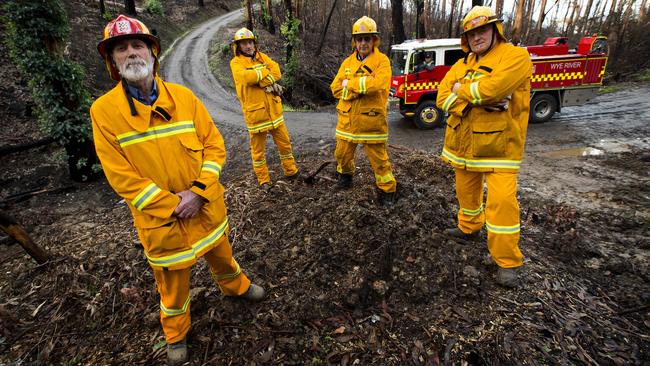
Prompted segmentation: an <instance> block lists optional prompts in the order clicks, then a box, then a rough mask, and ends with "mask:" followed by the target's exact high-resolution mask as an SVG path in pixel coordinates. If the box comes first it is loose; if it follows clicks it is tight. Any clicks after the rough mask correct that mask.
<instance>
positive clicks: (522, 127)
mask: <svg viewBox="0 0 650 366" xmlns="http://www.w3.org/2000/svg"><path fill="white" fill-rule="evenodd" d="M461 47H462V48H463V51H465V52H469V53H468V55H467V56H466V57H465V58H463V59H461V60H459V61H458V62H456V64H454V66H452V68H451V69H450V70H449V72H448V73H447V75H446V76H445V78H444V79H443V80H442V82H441V83H440V87H439V89H438V99H437V104H438V107H440V108H441V109H442V110H443V111H445V112H446V113H448V118H447V129H446V132H445V142H444V147H443V150H442V159H443V160H444V161H446V162H448V163H450V164H451V165H452V166H453V167H454V168H455V171H456V196H457V198H458V204H459V206H460V207H459V211H458V227H457V228H452V229H447V230H446V231H445V232H446V233H447V234H448V235H451V236H455V237H460V238H476V237H477V236H478V235H477V234H478V233H479V231H480V230H481V228H482V227H483V226H484V225H485V227H486V229H487V244H488V250H489V252H490V255H491V257H492V259H493V260H494V262H496V264H497V265H498V266H499V270H498V272H497V277H496V280H497V282H498V283H499V284H500V285H503V286H506V287H514V286H516V284H517V282H518V278H517V277H518V268H519V267H521V266H522V264H523V262H522V255H521V251H520V250H519V244H518V243H519V236H520V235H519V232H520V223H519V203H518V202H517V197H516V194H517V175H518V172H519V168H520V166H521V160H522V157H523V154H524V143H525V140H526V130H527V127H528V113H529V104H530V78H531V74H532V62H531V60H530V56H529V55H528V52H527V51H526V49H524V48H521V47H515V46H513V45H512V44H510V43H508V42H507V41H506V38H505V36H504V34H503V26H502V24H501V20H500V19H498V18H497V16H496V14H495V13H494V11H492V10H491V9H490V8H489V7H484V6H475V7H474V8H472V9H471V10H470V12H469V13H468V14H467V16H465V18H464V19H463V33H462V35H461ZM484 182H485V183H486V184H487V192H488V194H487V199H486V202H485V204H484V203H483V184H484Z"/></svg>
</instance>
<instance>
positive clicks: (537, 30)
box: [535, 0, 546, 44]
mask: <svg viewBox="0 0 650 366" xmlns="http://www.w3.org/2000/svg"><path fill="white" fill-rule="evenodd" d="M545 11H546V0H542V3H541V4H540V6H539V15H538V16H537V24H536V27H535V35H536V41H535V43H537V44H539V41H540V38H541V34H542V24H543V23H544V18H546V13H545Z"/></svg>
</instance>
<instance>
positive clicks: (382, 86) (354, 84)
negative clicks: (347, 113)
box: [348, 56, 392, 94]
mask: <svg viewBox="0 0 650 366" xmlns="http://www.w3.org/2000/svg"><path fill="white" fill-rule="evenodd" d="M391 74H392V71H391V69H390V61H389V60H388V57H385V56H383V57H381V58H380V61H379V67H377V69H376V70H372V73H371V74H370V75H364V76H354V77H352V78H350V81H349V82H348V90H349V91H351V92H353V93H357V94H372V93H377V92H379V91H386V92H387V91H388V89H389V88H390V77H391Z"/></svg>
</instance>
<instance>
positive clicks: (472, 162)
mask: <svg viewBox="0 0 650 366" xmlns="http://www.w3.org/2000/svg"><path fill="white" fill-rule="evenodd" d="M532 69H533V66H532V62H531V60H530V56H529V55H528V52H527V51H526V49H524V48H521V47H515V46H513V45H512V44H510V43H505V42H500V41H499V42H498V43H497V45H496V46H494V48H493V49H492V50H490V51H489V52H488V53H487V54H486V55H484V56H483V57H480V58H479V57H477V56H476V55H475V54H474V53H470V54H469V55H468V57H467V58H465V59H461V60H459V61H458V62H456V64H454V66H452V68H451V69H450V70H449V72H447V75H445V77H444V79H443V80H442V82H441V83H440V87H439V88H438V97H437V105H438V107H439V108H440V109H442V110H443V111H444V112H447V113H449V116H448V118H447V130H446V132H445V143H444V147H443V149H442V159H443V160H445V161H447V162H449V163H450V164H451V165H453V166H454V167H457V168H462V169H467V170H471V171H507V172H517V171H519V167H520V166H521V159H522V156H523V153H524V143H525V141H526V130H527V128H528V112H529V107H530V78H531V75H532ZM456 82H459V83H461V84H462V86H461V87H460V89H458V91H457V92H456V93H452V92H451V90H452V88H453V86H454V84H455V83H456ZM509 96H511V100H510V102H509V106H508V109H507V110H504V111H496V112H494V111H493V112H490V111H488V110H486V109H485V108H484V107H483V106H486V105H490V104H493V103H496V102H498V101H500V100H502V99H504V98H507V97H509Z"/></svg>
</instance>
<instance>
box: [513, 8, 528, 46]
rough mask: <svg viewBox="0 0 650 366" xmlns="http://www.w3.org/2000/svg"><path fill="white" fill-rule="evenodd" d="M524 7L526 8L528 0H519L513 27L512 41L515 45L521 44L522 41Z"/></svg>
mask: <svg viewBox="0 0 650 366" xmlns="http://www.w3.org/2000/svg"><path fill="white" fill-rule="evenodd" d="M524 9H526V1H525V0H519V2H518V3H517V10H516V13H515V25H514V26H513V27H512V43H513V44H514V45H517V44H519V42H520V41H521V27H522V25H523V22H524Z"/></svg>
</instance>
